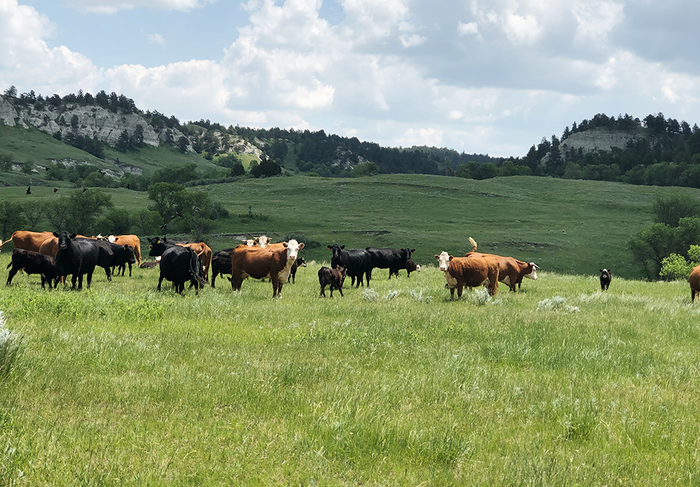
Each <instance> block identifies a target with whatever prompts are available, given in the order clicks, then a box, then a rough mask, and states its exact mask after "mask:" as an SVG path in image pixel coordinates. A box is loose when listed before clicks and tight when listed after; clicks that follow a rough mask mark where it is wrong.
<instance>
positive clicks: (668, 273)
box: [659, 254, 695, 281]
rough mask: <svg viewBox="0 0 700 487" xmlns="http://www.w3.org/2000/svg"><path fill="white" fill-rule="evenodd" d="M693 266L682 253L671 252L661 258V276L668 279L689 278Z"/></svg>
mask: <svg viewBox="0 0 700 487" xmlns="http://www.w3.org/2000/svg"><path fill="white" fill-rule="evenodd" d="M693 267H695V266H693V265H692V264H689V263H688V261H686V260H685V257H683V256H682V255H678V254H671V255H669V256H668V257H664V258H663V259H662V260H661V270H660V271H659V276H660V277H661V278H662V279H665V280H667V281H674V280H681V279H682V280H688V277H690V271H692V270H693Z"/></svg>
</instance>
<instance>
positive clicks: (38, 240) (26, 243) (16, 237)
mask: <svg viewBox="0 0 700 487" xmlns="http://www.w3.org/2000/svg"><path fill="white" fill-rule="evenodd" d="M49 238H54V236H53V232H30V231H27V230H17V231H16V232H13V233H12V236H11V237H10V238H9V239H8V240H5V241H4V242H2V243H0V249H2V246H3V245H5V244H6V243H7V242H9V241H10V240H12V245H14V246H15V248H16V249H24V250H31V251H32V252H39V247H41V244H42V243H43V242H44V241H45V240H46V239H49ZM56 241H58V239H56ZM54 257H55V254H54Z"/></svg>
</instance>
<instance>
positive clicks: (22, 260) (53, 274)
mask: <svg viewBox="0 0 700 487" xmlns="http://www.w3.org/2000/svg"><path fill="white" fill-rule="evenodd" d="M10 267H12V269H10ZM7 268H8V269H10V274H9V275H8V276H7V283H6V284H7V285H8V286H9V285H10V284H11V283H12V278H13V277H15V274H17V273H18V272H19V271H20V270H24V272H26V273H27V274H41V287H42V289H46V287H45V286H44V284H45V283H46V282H48V283H49V289H51V281H54V284H53V287H56V284H58V278H59V277H60V276H61V273H60V271H59V270H58V266H56V259H54V258H53V257H51V256H50V255H44V254H40V253H39V252H34V251H31V250H24V249H14V250H13V251H12V260H11V261H10V263H9V264H7Z"/></svg>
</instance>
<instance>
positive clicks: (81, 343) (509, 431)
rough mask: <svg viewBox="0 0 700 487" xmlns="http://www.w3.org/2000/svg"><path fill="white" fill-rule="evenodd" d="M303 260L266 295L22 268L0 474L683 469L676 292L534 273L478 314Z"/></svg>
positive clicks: (480, 479)
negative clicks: (344, 280)
mask: <svg viewBox="0 0 700 487" xmlns="http://www.w3.org/2000/svg"><path fill="white" fill-rule="evenodd" d="M439 218H440V219H442V218H444V217H439ZM8 258H9V257H8V255H7V254H6V253H2V254H0V268H4V266H5V264H6V263H7V262H8ZM318 268H319V264H312V265H310V266H309V267H308V268H306V269H301V270H300V271H299V274H298V276H297V283H296V284H293V285H292V284H287V285H286V286H285V287H284V289H283V297H282V298H281V299H279V300H273V299H271V298H270V296H271V294H272V290H271V286H270V284H269V283H260V282H254V281H246V282H245V283H244V284H243V290H242V292H241V293H235V294H234V293H233V292H232V291H231V289H230V287H227V286H223V285H222V286H220V288H219V289H215V290H212V289H205V290H203V291H202V292H200V294H199V296H195V295H194V293H193V292H191V291H190V292H187V293H186V295H185V296H184V297H182V296H178V295H174V294H173V293H172V291H169V290H167V291H164V292H162V293H157V292H155V287H156V281H157V272H156V271H146V270H141V269H137V270H136V271H135V274H134V276H133V277H132V278H119V277H116V278H115V279H114V281H113V282H112V283H107V282H106V280H105V278H104V273H103V272H102V271H101V270H100V271H98V272H97V273H96V279H95V281H94V284H93V288H92V289H91V290H89V291H83V292H81V293H73V292H69V291H63V290H61V289H59V290H57V291H52V292H42V291H41V290H40V288H39V286H38V278H37V277H36V276H31V277H27V276H23V275H18V276H17V277H16V281H15V282H13V285H12V286H11V287H9V288H4V289H3V290H2V292H0V310H3V311H4V313H5V316H6V318H7V327H8V328H9V329H10V330H11V331H12V332H13V333H17V334H18V335H20V336H21V337H22V348H21V353H20V355H19V356H18V358H17V359H16V363H15V368H14V371H13V373H12V374H10V376H9V377H0V391H1V393H0V411H1V412H2V424H3V427H2V429H0V442H2V444H3V445H4V447H3V448H2V449H1V450H0V484H3V485H20V486H23V485H27V486H29V485H76V484H86V485H97V484H101V485H116V484H120V485H124V484H129V485H173V484H193V485H319V486H336V485H360V484H361V485H411V486H415V485H425V486H444V485H509V486H510V485H666V484H671V483H674V484H675V483H679V484H682V485H690V484H692V483H693V482H694V480H695V479H696V475H697V472H698V470H699V469H700V460H699V459H698V457H697V455H696V452H697V450H698V448H699V447H700V445H699V444H698V442H699V440H698V438H700V429H699V426H698V425H700V412H699V411H698V408H697V407H696V403H697V396H698V384H699V383H700V377H699V371H698V367H697V364H698V362H699V361H700V356H699V354H698V350H700V347H699V346H698V345H699V340H700V334H699V332H698V331H699V330H698V316H699V313H700V311H699V310H700V308H697V304H696V305H695V306H692V305H691V304H690V302H689V301H690V296H689V292H688V291H689V290H688V286H687V284H685V283H644V282H638V281H629V280H624V279H620V278H615V279H614V280H613V283H612V286H611V288H610V291H609V292H608V293H601V292H600V291H599V290H598V283H597V280H596V278H595V277H592V276H589V277H586V276H579V277H574V276H565V275H561V274H555V273H551V272H544V273H541V275H540V279H539V280H538V281H527V280H526V281H525V282H524V284H523V290H522V292H519V293H517V294H514V293H508V292H506V291H505V287H502V288H501V292H500V293H499V294H498V296H497V297H496V299H495V300H491V301H489V302H485V303H484V304H482V305H480V304H479V303H480V302H482V301H481V300H480V299H479V298H478V294H476V293H475V294H472V295H469V296H468V297H466V298H465V299H463V300H462V301H455V302H450V301H449V300H448V298H447V296H448V294H449V292H448V291H447V290H446V289H444V287H443V286H444V282H445V280H444V277H443V275H442V274H441V273H440V272H438V271H437V270H436V269H435V268H428V269H426V270H424V271H423V272H421V273H417V274H414V275H412V276H411V278H410V279H409V278H406V277H405V274H403V273H402V277H401V278H399V279H398V280H397V279H393V280H391V281H387V280H385V279H377V280H376V282H375V284H374V285H373V290H374V291H375V292H376V301H374V299H372V297H371V296H369V295H365V293H364V290H363V289H359V290H358V289H346V290H345V297H343V298H341V297H340V296H338V295H337V293H336V296H335V297H334V298H332V299H331V298H326V299H322V298H318V291H319V289H318V281H317V278H316V272H317V270H318ZM382 274H383V273H382ZM223 282H225V281H223ZM168 288H169V286H166V289H168ZM392 296H395V297H393V299H391V297H392ZM557 296H558V297H557Z"/></svg>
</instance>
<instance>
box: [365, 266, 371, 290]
mask: <svg viewBox="0 0 700 487" xmlns="http://www.w3.org/2000/svg"><path fill="white" fill-rule="evenodd" d="M365 277H366V278H367V287H369V280H370V279H372V270H371V269H370V270H368V271H367V272H366V273H365Z"/></svg>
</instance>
